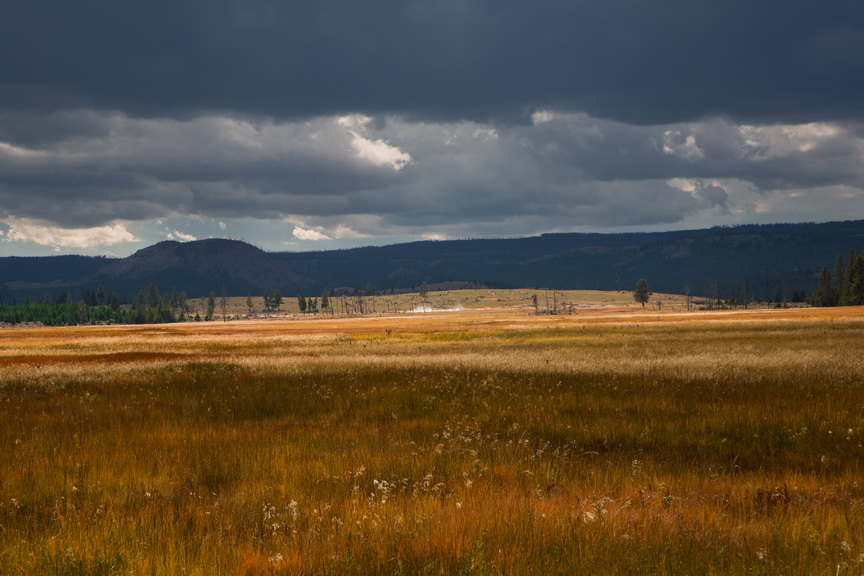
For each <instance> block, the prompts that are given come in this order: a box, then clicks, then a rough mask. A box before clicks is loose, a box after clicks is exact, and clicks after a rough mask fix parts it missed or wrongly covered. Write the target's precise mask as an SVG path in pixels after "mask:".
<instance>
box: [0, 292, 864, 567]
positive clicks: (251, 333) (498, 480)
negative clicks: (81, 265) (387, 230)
mask: <svg viewBox="0 0 864 576" xmlns="http://www.w3.org/2000/svg"><path fill="white" fill-rule="evenodd" d="M625 296H627V297H628V298H630V303H631V304H633V303H632V297H631V296H630V295H629V294H627V295H625ZM635 306H638V305H635ZM635 306H633V307H632V310H631V308H626V307H625V308H624V309H619V310H616V311H614V312H606V313H602V314H598V313H596V311H595V310H594V309H587V308H586V309H585V310H582V311H581V312H580V313H578V314H574V315H572V316H533V315H528V314H527V312H526V311H524V310H522V311H517V313H516V314H514V313H513V312H507V311H506V310H505V311H502V310H497V311H495V310H492V311H490V310H480V311H467V312H460V313H441V314H415V315H390V316H379V317H371V318H334V319H320V318H318V319H303V320H288V321H259V322H254V321H246V322H229V323H222V322H219V323H207V324H198V323H196V324H179V325H161V326H145V327H134V326H112V327H78V328H56V329H6V330H0V465H2V474H0V567H2V570H0V572H2V573H4V574H7V573H8V574H28V575H30V574H142V573H143V574H181V573H185V574H245V575H253V574H455V573H465V574H499V573H500V574H577V573H584V574H589V573H590V574H742V573H758V574H781V573H782V574H861V573H862V572H864V469H862V457H864V448H862V442H864V364H862V360H861V355H860V344H861V342H862V336H864V311H862V310H861V309H858V308H847V309H818V310H816V309H805V310H778V311H759V312H752V311H749V312H743V311H742V312H722V313H720V312H717V313H696V314H685V313H680V312H678V313H672V312H670V313H665V312H664V313H663V314H660V313H653V312H646V313H644V314H642V313H639V312H636V311H635Z"/></svg>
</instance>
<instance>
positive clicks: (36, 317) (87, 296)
mask: <svg viewBox="0 0 864 576" xmlns="http://www.w3.org/2000/svg"><path fill="white" fill-rule="evenodd" d="M185 308H186V293H185V292H178V291H177V290H172V291H171V292H170V293H167V294H162V293H160V292H159V289H158V288H157V287H156V284H154V283H151V284H150V285H149V286H148V287H146V288H142V289H141V290H140V291H139V292H138V294H137V295H136V296H135V297H134V298H133V299H132V301H131V302H130V303H129V305H122V304H121V299H120V296H119V295H118V294H117V293H116V292H111V293H110V294H107V295H106V292H105V288H104V287H103V286H102V285H101V284H100V285H99V287H98V288H96V290H83V291H82V292H81V297H80V298H79V300H78V301H77V302H76V301H75V299H74V297H73V296H72V294H71V293H70V292H61V293H60V294H58V295H57V296H56V297H52V296H51V295H50V294H47V293H46V294H44V295H43V297H42V299H41V300H39V301H38V302H37V301H36V299H35V298H34V297H33V295H32V294H28V295H26V296H25V297H24V302H18V300H17V298H16V297H15V296H12V298H11V299H10V301H9V303H3V305H0V323H4V324H12V325H15V324H22V323H37V324H42V325H45V326H76V325H80V324H161V323H166V322H177V321H184V320H186V316H185ZM197 316H198V315H197V314H196V317H197ZM198 319H200V317H199V318H198Z"/></svg>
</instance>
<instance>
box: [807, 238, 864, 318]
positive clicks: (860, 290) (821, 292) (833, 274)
mask: <svg viewBox="0 0 864 576" xmlns="http://www.w3.org/2000/svg"><path fill="white" fill-rule="evenodd" d="M862 250H864V249H862ZM862 250H852V251H851V252H850V253H849V259H848V260H846V259H844V258H843V255H842V254H838V255H837V257H836V258H835V259H834V268H833V270H832V269H829V268H828V266H823V267H822V271H821V272H820V273H819V285H818V287H817V288H816V292H815V293H814V294H813V297H812V298H811V301H810V303H811V304H812V305H813V306H861V305H862V304H864V254H862Z"/></svg>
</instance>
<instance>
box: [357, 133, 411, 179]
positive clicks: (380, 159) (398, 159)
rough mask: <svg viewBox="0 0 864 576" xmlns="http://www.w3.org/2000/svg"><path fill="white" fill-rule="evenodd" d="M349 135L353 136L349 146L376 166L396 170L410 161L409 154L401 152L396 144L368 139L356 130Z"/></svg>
mask: <svg viewBox="0 0 864 576" xmlns="http://www.w3.org/2000/svg"><path fill="white" fill-rule="evenodd" d="M351 135H352V136H353V137H354V139H353V140H352V141H351V148H353V149H354V151H355V152H356V153H357V156H359V157H360V158H362V159H364V160H368V161H369V162H371V163H372V164H374V165H376V166H390V168H392V169H393V170H395V171H397V172H398V171H399V170H402V168H404V167H405V166H407V165H408V164H410V163H411V161H412V158H411V155H410V154H408V153H406V152H403V151H402V150H400V149H399V148H397V147H396V146H391V145H390V144H388V143H387V142H385V141H384V140H381V139H378V140H369V139H368V138H364V137H363V136H361V135H360V134H359V133H357V132H351Z"/></svg>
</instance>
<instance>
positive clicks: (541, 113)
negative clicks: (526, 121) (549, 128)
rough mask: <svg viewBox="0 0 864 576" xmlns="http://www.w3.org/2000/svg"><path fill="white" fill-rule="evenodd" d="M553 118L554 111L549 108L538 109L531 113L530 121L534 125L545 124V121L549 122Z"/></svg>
mask: <svg viewBox="0 0 864 576" xmlns="http://www.w3.org/2000/svg"><path fill="white" fill-rule="evenodd" d="M554 119H555V113H554V112H550V111H549V110H538V111H536V112H534V113H533V114H531V123H532V124H534V126H540V125H541V124H546V123H547V122H551V121H552V120H554Z"/></svg>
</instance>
